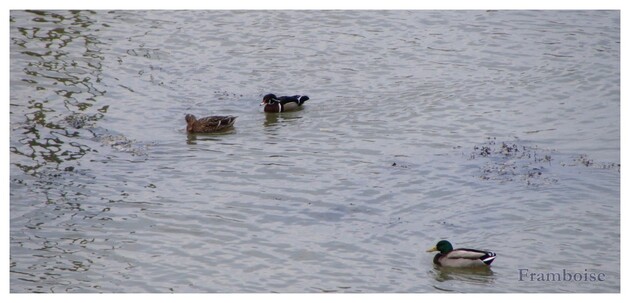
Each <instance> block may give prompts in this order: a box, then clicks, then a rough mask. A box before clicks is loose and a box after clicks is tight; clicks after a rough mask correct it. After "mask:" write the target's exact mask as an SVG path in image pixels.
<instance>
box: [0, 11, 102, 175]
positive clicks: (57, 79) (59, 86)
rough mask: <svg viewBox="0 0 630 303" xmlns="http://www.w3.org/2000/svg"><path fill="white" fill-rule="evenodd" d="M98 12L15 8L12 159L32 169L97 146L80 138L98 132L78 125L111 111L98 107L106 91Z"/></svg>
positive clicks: (73, 157) (56, 163)
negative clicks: (102, 83)
mask: <svg viewBox="0 0 630 303" xmlns="http://www.w3.org/2000/svg"><path fill="white" fill-rule="evenodd" d="M94 14H95V12H92V11H11V19H10V20H11V23H10V26H11V52H10V54H11V95H10V99H11V107H10V108H11V113H10V119H11V126H12V130H11V149H10V150H11V164H12V165H13V166H15V167H18V168H19V169H21V170H23V171H24V172H25V173H27V174H32V175H34V174H37V173H38V171H40V170H41V169H42V168H43V167H46V166H50V167H52V168H60V166H62V164H64V162H67V161H74V160H77V159H80V158H81V157H83V156H84V155H85V154H86V153H87V152H90V151H91V149H90V148H89V147H87V146H86V145H84V144H83V143H80V139H90V138H92V137H94V134H93V133H92V132H89V131H87V132H86V131H78V130H80V129H84V128H86V127H87V126H91V125H93V123H94V122H96V121H98V120H100V119H101V118H102V117H103V114H104V113H105V112H106V110H107V105H102V106H100V107H99V108H98V109H96V108H93V107H94V105H96V104H97V99H98V97H100V96H103V95H104V94H105V89H104V87H102V85H101V84H100V82H101V79H102V61H103V60H104V55H103V54H102V53H101V48H100V46H101V45H102V43H101V42H100V41H99V40H98V39H97V38H96V36H95V35H93V34H92V31H96V30H98V27H100V26H103V25H97V24H96V22H95V21H94V20H92V18H91V17H92V15H94ZM79 115H81V117H82V118H80V119H78V118H77V117H79ZM66 164H68V163H66Z"/></svg>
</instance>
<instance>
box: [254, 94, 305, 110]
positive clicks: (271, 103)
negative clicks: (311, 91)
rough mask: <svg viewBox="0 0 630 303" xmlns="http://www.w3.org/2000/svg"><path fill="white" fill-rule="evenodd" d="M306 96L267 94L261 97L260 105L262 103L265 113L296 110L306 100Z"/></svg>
mask: <svg viewBox="0 0 630 303" xmlns="http://www.w3.org/2000/svg"><path fill="white" fill-rule="evenodd" d="M308 99H309V98H308V96H301V95H295V96H281V97H276V95H274V94H267V95H265V96H264V97H263V100H262V102H260V105H264V106H265V108H264V110H265V112H267V113H281V112H288V111H294V110H297V109H298V108H300V107H301V106H302V104H304V102H306V100H308Z"/></svg>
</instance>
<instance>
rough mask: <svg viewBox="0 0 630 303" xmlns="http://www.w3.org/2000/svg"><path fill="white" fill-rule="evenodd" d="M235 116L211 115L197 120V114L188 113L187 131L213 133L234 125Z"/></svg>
mask: <svg viewBox="0 0 630 303" xmlns="http://www.w3.org/2000/svg"><path fill="white" fill-rule="evenodd" d="M234 120H236V117H235V116H209V117H205V118H201V119H199V120H197V118H196V117H195V115H191V114H188V115H186V123H187V124H188V125H186V131H188V132H189V133H213V132H219V131H223V130H227V129H229V128H231V127H232V125H234Z"/></svg>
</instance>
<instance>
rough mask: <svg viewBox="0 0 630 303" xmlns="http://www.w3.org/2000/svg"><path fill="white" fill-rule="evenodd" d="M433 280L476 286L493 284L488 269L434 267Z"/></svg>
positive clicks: (492, 276) (492, 275) (491, 273)
mask: <svg viewBox="0 0 630 303" xmlns="http://www.w3.org/2000/svg"><path fill="white" fill-rule="evenodd" d="M431 273H432V274H433V278H434V279H435V280H436V281H438V282H445V281H448V280H457V281H463V282H470V283H476V284H489V283H494V273H493V272H492V269H491V268H490V267H480V268H448V267H439V266H434V268H433V271H431Z"/></svg>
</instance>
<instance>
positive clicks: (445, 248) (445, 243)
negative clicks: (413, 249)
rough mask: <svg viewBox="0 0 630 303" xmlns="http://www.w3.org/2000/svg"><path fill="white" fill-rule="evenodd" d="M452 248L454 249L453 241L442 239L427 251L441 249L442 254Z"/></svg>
mask: <svg viewBox="0 0 630 303" xmlns="http://www.w3.org/2000/svg"><path fill="white" fill-rule="evenodd" d="M452 250H453V245H451V242H448V241H446V240H442V241H440V242H438V243H437V244H436V245H435V246H433V247H431V249H429V250H427V252H433V251H439V252H440V253H442V254H446V253H448V252H450V251H452Z"/></svg>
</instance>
